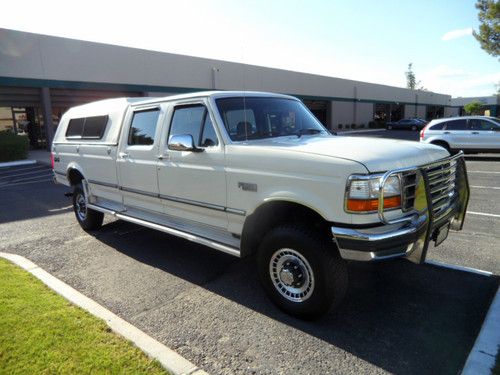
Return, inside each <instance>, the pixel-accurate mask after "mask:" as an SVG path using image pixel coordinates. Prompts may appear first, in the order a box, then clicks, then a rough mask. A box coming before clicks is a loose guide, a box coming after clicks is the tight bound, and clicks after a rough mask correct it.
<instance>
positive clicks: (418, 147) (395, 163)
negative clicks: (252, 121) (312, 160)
mask: <svg viewBox="0 0 500 375" xmlns="http://www.w3.org/2000/svg"><path fill="white" fill-rule="evenodd" d="M246 143H247V144H248V145H255V146H263V147H266V146H269V147H272V148H282V149H285V150H288V151H296V152H301V153H306V154H316V155H323V156H330V157H334V158H342V159H349V160H353V161H356V162H359V163H361V164H363V165H364V166H365V167H366V168H367V169H368V171H369V172H385V171H388V170H390V169H395V168H405V167H411V166H417V165H423V164H427V163H430V162H433V161H436V160H439V159H442V158H445V157H447V156H449V154H448V151H446V150H445V149H444V148H442V147H439V146H435V145H430V144H426V143H419V142H412V141H401V140H395V139H382V138H369V137H349V136H347V137H345V136H327V137H324V136H323V137H318V136H302V137H300V138H299V137H297V136H291V137H279V138H271V139H264V140H259V141H249V142H246Z"/></svg>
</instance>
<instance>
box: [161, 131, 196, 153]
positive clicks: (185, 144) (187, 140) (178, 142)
mask: <svg viewBox="0 0 500 375" xmlns="http://www.w3.org/2000/svg"><path fill="white" fill-rule="evenodd" d="M168 149H169V150H174V151H191V152H201V151H203V149H202V148H198V147H196V146H195V144H194V139H193V136H192V135H191V134H178V135H172V136H171V137H170V139H169V141H168Z"/></svg>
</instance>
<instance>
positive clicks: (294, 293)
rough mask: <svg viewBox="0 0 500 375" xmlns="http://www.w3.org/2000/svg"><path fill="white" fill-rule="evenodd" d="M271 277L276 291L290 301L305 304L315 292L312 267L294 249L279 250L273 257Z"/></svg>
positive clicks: (270, 269) (270, 264)
mask: <svg viewBox="0 0 500 375" xmlns="http://www.w3.org/2000/svg"><path fill="white" fill-rule="evenodd" d="M269 276H270V277H271V281H272V283H273V286H274V287H275V288H276V290H277V291H278V292H279V293H280V294H281V295H282V296H283V297H284V298H286V299H287V300H289V301H292V302H304V301H305V300H307V299H308V298H309V297H311V295H312V293H313V291H314V273H313V271H312V268H311V265H310V264H309V262H308V261H307V259H306V258H304V256H303V255H302V254H300V253H299V252H297V251H295V250H293V249H288V248H283V249H279V250H277V251H276V252H275V253H274V254H273V255H272V256H271V260H270V262H269Z"/></svg>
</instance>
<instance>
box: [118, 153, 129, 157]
mask: <svg viewBox="0 0 500 375" xmlns="http://www.w3.org/2000/svg"><path fill="white" fill-rule="evenodd" d="M118 156H119V157H121V158H122V159H125V158H127V157H128V154H127V153H126V152H119V153H118Z"/></svg>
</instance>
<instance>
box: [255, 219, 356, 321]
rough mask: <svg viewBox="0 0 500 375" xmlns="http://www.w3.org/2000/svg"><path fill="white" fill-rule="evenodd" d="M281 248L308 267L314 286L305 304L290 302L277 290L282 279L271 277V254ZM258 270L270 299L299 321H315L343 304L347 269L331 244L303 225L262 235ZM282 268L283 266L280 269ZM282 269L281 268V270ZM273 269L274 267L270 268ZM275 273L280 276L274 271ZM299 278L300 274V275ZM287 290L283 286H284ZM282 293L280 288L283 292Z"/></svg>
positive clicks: (324, 237) (328, 240)
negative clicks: (305, 263)
mask: <svg viewBox="0 0 500 375" xmlns="http://www.w3.org/2000/svg"><path fill="white" fill-rule="evenodd" d="M283 249H292V250H293V251H294V252H296V253H298V254H300V256H302V257H303V258H304V259H305V260H306V261H307V263H308V265H310V269H311V271H312V274H313V277H314V284H313V285H314V287H313V288H312V291H311V292H310V294H309V296H308V297H307V299H305V300H304V301H300V302H299V301H291V300H290V299H289V298H290V297H288V298H286V297H285V296H284V295H282V293H283V292H281V293H280V292H279V291H278V288H279V287H278V286H276V284H277V283H278V285H281V286H284V285H285V284H283V283H282V284H279V283H280V281H277V280H281V278H280V277H279V278H274V281H273V276H272V274H273V271H272V270H271V268H272V267H273V266H270V265H271V263H272V264H274V265H276V264H277V263H276V262H273V260H275V259H276V258H275V257H274V255H275V254H276V253H278V252H279V251H282V250H283ZM257 267H258V272H259V277H260V280H261V282H262V284H263V287H264V289H265V291H266V293H267V295H268V296H269V298H270V299H271V300H272V301H273V302H274V303H275V304H276V305H277V306H278V307H279V308H280V309H281V310H283V311H285V312H286V313H288V314H290V315H293V316H296V317H299V318H302V319H314V318H317V317H319V316H321V315H323V314H324V313H326V312H327V311H328V310H329V309H330V308H333V307H336V306H338V305H339V304H340V302H341V301H342V299H343V297H344V295H345V293H346V290H347V281H348V280H347V267H346V263H345V261H344V260H343V259H342V258H341V257H340V255H339V252H338V249H337V248H336V247H335V245H334V243H333V241H331V239H329V238H327V236H326V235H324V236H323V235H321V234H319V233H316V232H315V231H313V230H311V229H308V228H307V227H305V226H298V225H283V226H279V227H276V228H274V229H272V230H271V231H270V232H269V233H267V234H266V235H265V236H264V239H263V240H262V242H261V244H260V246H259V250H258V254H257ZM283 268H284V267H283ZM283 268H281V269H282V270H283ZM273 269H276V268H273ZM275 274H279V275H280V276H281V273H278V271H276V273H275ZM299 276H300V274H299ZM285 290H286V287H285ZM282 291H283V289H282Z"/></svg>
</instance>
